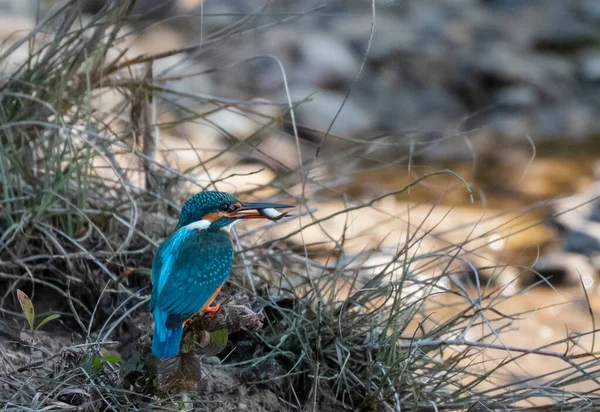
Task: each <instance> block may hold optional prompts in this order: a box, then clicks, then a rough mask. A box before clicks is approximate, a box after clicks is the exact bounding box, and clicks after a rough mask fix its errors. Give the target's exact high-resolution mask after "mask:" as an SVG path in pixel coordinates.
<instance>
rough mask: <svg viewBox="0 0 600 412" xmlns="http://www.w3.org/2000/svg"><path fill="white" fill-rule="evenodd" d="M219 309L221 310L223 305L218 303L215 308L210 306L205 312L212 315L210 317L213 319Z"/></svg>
mask: <svg viewBox="0 0 600 412" xmlns="http://www.w3.org/2000/svg"><path fill="white" fill-rule="evenodd" d="M219 309H221V304H220V303H217V304H216V305H215V306H209V307H208V308H206V309H204V312H205V313H210V317H211V319H212V318H214V317H215V313H217V311H218V310H219Z"/></svg>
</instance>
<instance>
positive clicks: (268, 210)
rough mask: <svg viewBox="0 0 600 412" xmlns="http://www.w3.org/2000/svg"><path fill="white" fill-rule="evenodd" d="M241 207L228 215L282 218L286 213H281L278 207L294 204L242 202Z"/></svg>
mask: <svg viewBox="0 0 600 412" xmlns="http://www.w3.org/2000/svg"><path fill="white" fill-rule="evenodd" d="M241 205H242V206H241V207H239V208H237V209H236V210H235V211H233V212H231V213H229V214H228V215H227V216H228V217H235V218H238V219H263V218H265V219H272V220H277V219H281V218H282V217H284V216H285V215H286V213H285V212H284V213H280V212H278V211H277V210H276V209H287V208H291V207H294V206H290V205H283V204H280V203H262V202H241Z"/></svg>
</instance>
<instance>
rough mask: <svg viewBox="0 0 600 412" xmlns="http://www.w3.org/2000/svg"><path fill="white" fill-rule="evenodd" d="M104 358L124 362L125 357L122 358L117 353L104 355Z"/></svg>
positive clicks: (111, 361) (112, 361) (110, 361)
mask: <svg viewBox="0 0 600 412" xmlns="http://www.w3.org/2000/svg"><path fill="white" fill-rule="evenodd" d="M103 358H104V360H105V361H107V362H109V363H120V362H123V359H121V358H120V357H119V356H117V355H103Z"/></svg>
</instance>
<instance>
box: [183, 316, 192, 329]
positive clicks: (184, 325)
mask: <svg viewBox="0 0 600 412" xmlns="http://www.w3.org/2000/svg"><path fill="white" fill-rule="evenodd" d="M191 324H192V318H189V319H188V320H186V321H185V322H183V327H184V328H187V327H188V326H190V325H191Z"/></svg>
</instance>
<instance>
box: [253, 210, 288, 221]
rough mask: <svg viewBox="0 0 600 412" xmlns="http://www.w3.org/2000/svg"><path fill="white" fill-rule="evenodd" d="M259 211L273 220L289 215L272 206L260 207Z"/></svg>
mask: <svg viewBox="0 0 600 412" xmlns="http://www.w3.org/2000/svg"><path fill="white" fill-rule="evenodd" d="M259 212H260V214H262V215H263V216H265V217H267V219H269V220H272V221H274V222H276V221H278V220H280V219H282V218H284V217H286V216H287V213H285V212H284V213H279V212H278V211H277V210H275V209H272V208H266V209H260V210H259Z"/></svg>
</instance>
